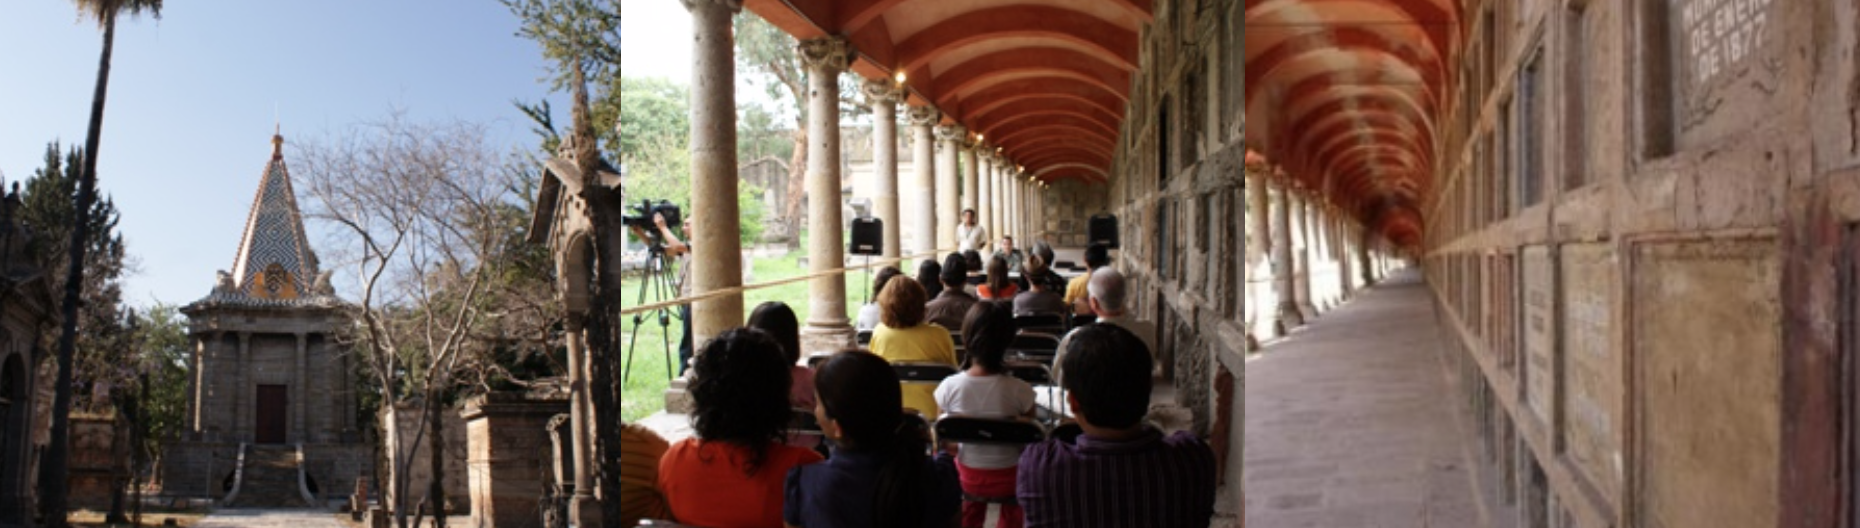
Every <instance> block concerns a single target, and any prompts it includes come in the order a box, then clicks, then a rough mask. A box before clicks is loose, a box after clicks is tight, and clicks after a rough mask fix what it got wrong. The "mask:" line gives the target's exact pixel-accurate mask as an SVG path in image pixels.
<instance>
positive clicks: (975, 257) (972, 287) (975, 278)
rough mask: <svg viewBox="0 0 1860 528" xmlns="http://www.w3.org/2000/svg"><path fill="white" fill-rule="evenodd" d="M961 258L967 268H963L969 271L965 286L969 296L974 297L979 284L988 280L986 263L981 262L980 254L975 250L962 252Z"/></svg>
mask: <svg viewBox="0 0 1860 528" xmlns="http://www.w3.org/2000/svg"><path fill="white" fill-rule="evenodd" d="M962 258H963V263H964V264H966V265H968V266H969V267H968V268H965V269H967V270H969V276H968V278H967V280H966V283H967V284H968V286H966V288H967V289H968V290H969V295H975V294H976V288H978V287H980V286H981V283H982V282H984V281H986V280H987V279H988V275H987V273H988V270H987V266H988V264H987V261H984V260H982V254H981V253H980V252H978V251H975V250H969V251H964V252H962Z"/></svg>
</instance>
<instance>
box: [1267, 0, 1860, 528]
mask: <svg viewBox="0 0 1860 528" xmlns="http://www.w3.org/2000/svg"><path fill="white" fill-rule="evenodd" d="M1245 20H1246V22H1245V26H1244V39H1245V41H1246V44H1245V57H1244V59H1243V60H1244V63H1245V65H1244V70H1245V71H1246V77H1245V82H1246V84H1245V86H1244V91H1245V96H1244V97H1245V131H1244V134H1243V135H1244V140H1243V141H1244V143H1245V148H1246V196H1247V201H1246V208H1245V209H1246V217H1247V218H1246V220H1245V225H1246V237H1247V245H1246V256H1245V259H1246V262H1245V265H1244V268H1245V270H1246V277H1245V281H1246V282H1245V284H1246V290H1247V291H1246V293H1245V297H1246V310H1245V312H1246V314H1247V315H1246V328H1247V329H1248V335H1247V337H1248V339H1249V342H1251V343H1264V344H1265V346H1264V349H1263V350H1260V349H1257V348H1255V350H1254V351H1253V352H1252V353H1251V354H1250V355H1249V359H1250V361H1249V362H1248V364H1247V368H1246V370H1247V373H1246V377H1245V379H1246V380H1247V382H1248V383H1247V391H1246V394H1247V398H1246V402H1245V407H1246V410H1247V411H1248V412H1247V415H1246V417H1245V424H1246V426H1247V427H1246V431H1245V444H1246V450H1247V453H1246V456H1245V457H1244V462H1245V466H1246V467H1245V470H1244V471H1245V474H1246V479H1245V486H1246V487H1247V488H1248V490H1247V491H1248V492H1249V496H1248V499H1247V506H1248V511H1247V516H1248V519H1249V520H1250V521H1252V522H1250V523H1249V524H1251V525H1253V526H1254V528H1271V527H1280V526H1327V527H1331V526H1338V527H1341V526H1504V527H1509V526H1518V527H1524V528H1561V527H1583V528H1603V527H1621V528H1695V527H1729V528H1767V527H1788V528H1808V527H1813V528H1853V527H1856V526H1860V492H1857V491H1856V490H1860V463H1857V462H1856V461H1860V381H1857V380H1860V330H1857V329H1860V326H1857V325H1856V323H1855V322H1856V321H1860V288H1856V287H1855V285H1857V284H1860V264H1857V263H1860V96H1857V95H1856V94H1860V61H1856V60H1855V56H1856V50H1860V0H1801V1H1790V2H1781V1H1776V0H1646V1H1630V2H1601V1H1592V0H1246V1H1245ZM1365 249H1367V250H1370V252H1371V253H1374V252H1375V250H1381V251H1382V252H1385V253H1393V254H1397V255H1400V256H1402V257H1403V258H1404V259H1405V260H1406V261H1407V262H1408V263H1410V264H1412V265H1414V266H1415V267H1416V268H1417V271H1414V272H1404V273H1409V274H1410V275H1403V277H1404V279H1402V280H1397V281H1396V282H1395V284H1390V285H1384V286H1374V287H1371V288H1368V289H1364V286H1363V285H1364V284H1366V283H1369V282H1370V280H1369V279H1370V278H1371V277H1367V276H1365V275H1366V274H1363V273H1360V271H1361V270H1363V269H1365V268H1373V267H1374V266H1373V265H1372V264H1370V262H1369V258H1367V257H1364V256H1363V253H1362V252H1363V251H1364V250H1365ZM1410 277H1411V278H1415V279H1416V280H1418V278H1419V277H1425V281H1424V282H1402V281H1403V280H1407V278H1410ZM1353 339H1354V340H1355V341H1352V340H1353ZM1456 489H1457V490H1461V491H1463V492H1455V491H1452V490H1456ZM1370 504H1373V505H1379V506H1366V505H1370Z"/></svg>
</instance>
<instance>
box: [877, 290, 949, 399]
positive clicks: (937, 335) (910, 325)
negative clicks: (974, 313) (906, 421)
mask: <svg viewBox="0 0 1860 528" xmlns="http://www.w3.org/2000/svg"><path fill="white" fill-rule="evenodd" d="M925 301H926V299H924V287H923V286H918V285H917V279H913V278H910V277H897V278H894V279H891V284H890V285H889V286H886V287H885V291H884V293H880V294H879V295H878V306H879V310H880V311H879V324H878V329H877V330H874V331H873V332H872V346H871V348H872V353H874V354H878V356H879V357H882V358H885V360H886V361H890V362H893V363H897V362H904V361H911V362H927V363H942V364H944V365H949V366H952V367H953V366H955V365H956V343H955V342H954V341H950V339H949V330H947V329H944V328H943V327H940V326H937V325H933V324H929V323H928V322H927V321H925V320H924V305H925V304H926V303H925ZM935 391H936V386H934V385H928V384H922V383H912V384H910V385H907V386H905V387H904V406H905V407H909V408H912V409H916V410H917V411H918V412H919V413H922V414H923V416H924V419H926V420H927V419H930V418H934V417H936V415H937V408H936V398H935V397H934V396H933V395H932V393H933V392H935Z"/></svg>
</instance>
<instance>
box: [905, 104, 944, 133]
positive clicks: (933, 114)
mask: <svg viewBox="0 0 1860 528" xmlns="http://www.w3.org/2000/svg"><path fill="white" fill-rule="evenodd" d="M905 115H907V116H909V117H910V120H911V126H920V127H930V126H936V124H937V122H939V121H942V120H943V112H942V111H939V110H937V109H936V107H934V106H930V105H923V106H913V107H910V109H909V110H907V111H906V112H905ZM938 128H941V127H938Z"/></svg>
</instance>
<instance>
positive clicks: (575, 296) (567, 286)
mask: <svg viewBox="0 0 1860 528" xmlns="http://www.w3.org/2000/svg"><path fill="white" fill-rule="evenodd" d="M556 262H558V264H557V266H559V268H558V269H557V270H556V273H557V274H559V276H560V277H561V278H562V281H561V283H562V290H561V291H560V292H559V293H560V294H561V295H562V305H563V307H564V308H566V309H567V310H568V313H571V314H575V313H586V312H587V311H588V307H589V303H590V301H591V296H592V295H593V285H594V240H593V239H592V238H590V237H589V236H588V232H587V230H577V231H575V232H574V233H570V234H569V235H568V244H566V245H564V246H563V247H562V255H561V257H560V258H558V259H557V261H556Z"/></svg>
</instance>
